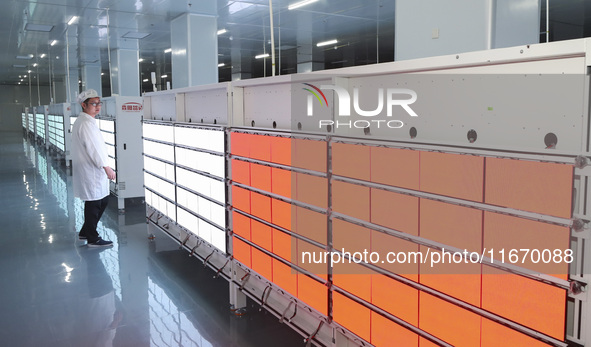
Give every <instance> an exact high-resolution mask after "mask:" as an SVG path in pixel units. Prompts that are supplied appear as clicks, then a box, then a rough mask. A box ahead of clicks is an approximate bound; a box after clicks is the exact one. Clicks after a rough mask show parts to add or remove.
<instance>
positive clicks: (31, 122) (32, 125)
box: [29, 113, 35, 133]
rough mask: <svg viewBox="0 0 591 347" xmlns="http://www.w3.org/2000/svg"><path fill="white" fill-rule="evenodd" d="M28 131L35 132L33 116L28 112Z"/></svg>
mask: <svg viewBox="0 0 591 347" xmlns="http://www.w3.org/2000/svg"><path fill="white" fill-rule="evenodd" d="M29 131H30V132H32V133H34V132H35V116H33V114H31V113H29Z"/></svg>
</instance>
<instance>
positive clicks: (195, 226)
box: [177, 208, 199, 235]
mask: <svg viewBox="0 0 591 347" xmlns="http://www.w3.org/2000/svg"><path fill="white" fill-rule="evenodd" d="M177 218H178V219H177V222H178V223H179V224H180V225H181V226H182V227H183V228H185V229H187V230H189V231H190V232H192V233H193V234H195V235H199V219H198V218H197V217H195V216H194V215H192V214H191V213H189V212H187V211H185V210H183V209H182V208H177Z"/></svg>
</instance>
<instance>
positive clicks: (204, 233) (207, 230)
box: [199, 219, 213, 243]
mask: <svg viewBox="0 0 591 347" xmlns="http://www.w3.org/2000/svg"><path fill="white" fill-rule="evenodd" d="M212 228H213V227H212V226H211V225H210V224H209V223H207V222H206V221H204V220H202V219H199V237H200V238H202V239H203V240H205V241H207V242H209V243H211V229H212Z"/></svg>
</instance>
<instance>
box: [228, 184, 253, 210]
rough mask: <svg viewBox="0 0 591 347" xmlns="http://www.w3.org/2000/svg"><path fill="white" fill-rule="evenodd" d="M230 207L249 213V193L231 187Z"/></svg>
mask: <svg viewBox="0 0 591 347" xmlns="http://www.w3.org/2000/svg"><path fill="white" fill-rule="evenodd" d="M232 206H234V208H237V209H239V210H242V211H244V212H246V213H250V191H248V190H246V189H243V188H240V187H236V186H232Z"/></svg>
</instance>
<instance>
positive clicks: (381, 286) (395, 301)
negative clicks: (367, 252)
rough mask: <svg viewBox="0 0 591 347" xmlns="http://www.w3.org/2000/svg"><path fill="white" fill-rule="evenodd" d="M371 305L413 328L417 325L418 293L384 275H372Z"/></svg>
mask: <svg viewBox="0 0 591 347" xmlns="http://www.w3.org/2000/svg"><path fill="white" fill-rule="evenodd" d="M371 281H372V282H371V300H372V301H371V303H372V304H374V305H376V306H377V307H379V308H381V309H383V310H384V311H387V312H389V313H391V314H392V315H394V316H396V317H398V318H400V319H402V320H404V321H405V322H408V323H410V324H412V325H414V326H418V325H419V291H418V290H417V289H414V288H412V287H409V286H407V285H406V284H403V283H400V282H398V281H396V280H393V279H391V278H389V277H386V276H384V275H378V274H376V275H372V279H371Z"/></svg>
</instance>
